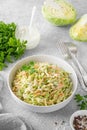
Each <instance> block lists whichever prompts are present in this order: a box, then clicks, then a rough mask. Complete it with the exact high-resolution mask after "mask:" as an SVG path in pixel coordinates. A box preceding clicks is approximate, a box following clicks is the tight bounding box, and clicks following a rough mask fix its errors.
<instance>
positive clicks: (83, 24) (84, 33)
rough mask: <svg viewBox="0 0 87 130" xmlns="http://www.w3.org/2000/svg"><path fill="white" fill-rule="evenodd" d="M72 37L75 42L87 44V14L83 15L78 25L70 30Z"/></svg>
mask: <svg viewBox="0 0 87 130" xmlns="http://www.w3.org/2000/svg"><path fill="white" fill-rule="evenodd" d="M70 36H71V38H72V39H74V40H78V41H83V42H87V14H85V15H83V16H82V17H81V18H80V19H79V20H78V21H77V22H76V24H74V25H73V26H72V27H71V28H70Z"/></svg>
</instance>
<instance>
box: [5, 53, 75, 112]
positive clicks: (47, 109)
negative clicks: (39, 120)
mask: <svg viewBox="0 0 87 130" xmlns="http://www.w3.org/2000/svg"><path fill="white" fill-rule="evenodd" d="M29 61H38V62H48V63H49V64H56V65H58V66H59V67H61V68H63V69H64V70H66V71H67V72H69V73H71V79H72V82H73V92H72V94H71V95H70V96H69V97H68V98H67V99H66V100H64V101H63V102H61V103H58V104H55V105H50V106H37V105H32V104H28V103H26V102H24V101H22V100H20V99H19V98H18V97H17V96H16V95H15V94H14V93H13V92H12V90H11V87H12V82H13V79H14V76H15V73H16V71H17V70H18V69H19V68H20V67H21V66H22V65H24V64H26V63H29ZM7 83H8V88H9V90H10V92H11V95H12V97H13V98H14V99H15V100H16V101H17V102H18V104H19V105H21V106H22V107H25V109H29V110H31V111H33V112H40V113H48V112H52V111H56V110H59V109H61V108H63V107H64V106H66V105H67V104H68V103H69V102H70V101H71V99H72V98H73V96H74V94H75V92H76V89H77V76H76V73H75V71H74V69H73V68H72V67H71V66H70V65H69V64H68V63H67V62H66V61H64V60H62V59H60V58H57V57H54V56H49V55H33V56H29V57H27V58H25V59H23V60H21V61H19V62H18V63H16V64H15V65H14V67H13V68H12V69H11V71H10V74H9V76H8V80H7Z"/></svg>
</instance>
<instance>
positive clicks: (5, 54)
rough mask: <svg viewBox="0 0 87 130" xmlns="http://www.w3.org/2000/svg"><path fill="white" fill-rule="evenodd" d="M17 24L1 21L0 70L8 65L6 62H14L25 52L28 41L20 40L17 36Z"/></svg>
mask: <svg viewBox="0 0 87 130" xmlns="http://www.w3.org/2000/svg"><path fill="white" fill-rule="evenodd" d="M15 30H16V24H15V23H10V24H6V23H4V22H2V21H1V22H0V70H2V69H3V68H4V67H6V66H7V63H6V62H13V60H14V59H18V58H20V57H21V55H22V54H23V53H24V51H25V49H26V43H27V41H22V42H21V41H20V39H16V37H15Z"/></svg>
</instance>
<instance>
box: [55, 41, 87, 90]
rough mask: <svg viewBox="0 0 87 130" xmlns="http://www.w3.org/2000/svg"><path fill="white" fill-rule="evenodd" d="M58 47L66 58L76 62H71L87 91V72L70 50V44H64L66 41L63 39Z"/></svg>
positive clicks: (58, 43)
mask: <svg viewBox="0 0 87 130" xmlns="http://www.w3.org/2000/svg"><path fill="white" fill-rule="evenodd" d="M56 47H57V49H58V50H59V52H61V54H62V56H63V57H64V59H66V60H70V61H71V59H72V60H73V61H74V62H75V64H73V62H71V64H72V66H73V67H74V68H75V70H76V73H77V75H78V80H79V82H80V84H81V85H82V87H83V89H84V90H85V91H87V73H86V72H85V70H84V68H83V67H82V66H81V65H80V63H79V61H78V59H77V58H76V57H75V55H74V54H73V53H72V51H70V49H69V48H68V46H67V45H65V44H64V42H62V41H59V42H57V44H56ZM75 65H76V66H75ZM79 66H80V67H79ZM77 67H78V69H77Z"/></svg>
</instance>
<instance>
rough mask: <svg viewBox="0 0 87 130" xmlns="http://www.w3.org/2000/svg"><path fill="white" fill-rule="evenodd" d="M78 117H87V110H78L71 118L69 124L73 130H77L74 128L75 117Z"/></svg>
mask: <svg viewBox="0 0 87 130" xmlns="http://www.w3.org/2000/svg"><path fill="white" fill-rule="evenodd" d="M78 115H87V110H77V111H75V112H74V113H73V114H72V115H71V116H70V120H69V124H70V127H71V128H72V130H75V129H74V127H73V120H74V117H75V116H78Z"/></svg>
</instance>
